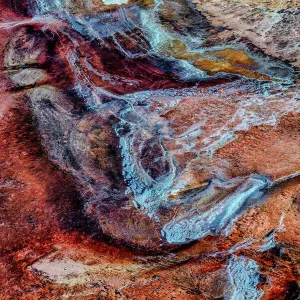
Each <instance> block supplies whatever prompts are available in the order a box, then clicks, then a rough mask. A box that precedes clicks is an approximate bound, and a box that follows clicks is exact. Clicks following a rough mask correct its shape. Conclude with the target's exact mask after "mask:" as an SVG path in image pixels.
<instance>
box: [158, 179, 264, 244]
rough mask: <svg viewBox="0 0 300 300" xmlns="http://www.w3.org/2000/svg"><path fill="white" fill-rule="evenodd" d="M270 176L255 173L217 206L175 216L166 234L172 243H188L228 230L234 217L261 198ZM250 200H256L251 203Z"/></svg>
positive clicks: (167, 225) (166, 226)
mask: <svg viewBox="0 0 300 300" xmlns="http://www.w3.org/2000/svg"><path fill="white" fill-rule="evenodd" d="M267 185H268V180H267V179H266V178H265V177H262V176H257V175H256V176H255V175H252V176H251V177H249V178H248V179H247V180H246V181H245V183H244V184H243V185H242V186H241V187H239V188H238V189H237V190H236V191H235V192H233V193H232V194H230V195H229V196H227V197H225V198H224V199H223V200H222V201H221V202H220V203H219V204H217V205H216V206H215V207H213V208H211V209H209V210H207V211H204V212H203V211H200V210H199V209H197V210H194V211H192V212H188V213H186V214H185V215H183V216H181V217H180V218H177V219H173V220H172V221H170V222H169V223H167V224H166V225H164V227H163V229H162V235H163V236H164V237H165V238H166V240H167V241H168V242H169V243H171V244H185V243H188V242H191V241H194V240H198V239H200V238H203V237H204V236H206V235H208V234H213V233H220V232H223V233H225V234H228V233H229V232H230V230H231V227H232V225H233V223H234V220H235V219H236V218H237V217H239V216H240V215H241V213H242V212H243V211H245V210H246V209H247V208H248V207H249V206H250V205H253V204H255V203H253V200H255V201H254V202H258V200H259V199H260V196H261V195H262V193H261V192H262V190H263V189H264V188H266V187H267ZM248 200H252V201H251V202H252V203H251V204H250V205H249V203H248Z"/></svg>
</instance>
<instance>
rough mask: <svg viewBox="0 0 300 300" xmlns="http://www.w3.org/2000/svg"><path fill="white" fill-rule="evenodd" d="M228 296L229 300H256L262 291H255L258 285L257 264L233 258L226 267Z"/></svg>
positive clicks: (242, 258) (244, 259)
mask: <svg viewBox="0 0 300 300" xmlns="http://www.w3.org/2000/svg"><path fill="white" fill-rule="evenodd" d="M227 274H228V279H229V283H230V285H231V292H230V294H229V295H228V296H227V297H225V299H229V300H258V299H260V298H261V297H262V295H263V291H262V290H260V289H257V285H258V283H259V268H258V265H257V263H256V262H255V261H254V260H252V259H249V258H246V257H243V256H233V257H232V258H231V259H230V261H229V264H228V267H227Z"/></svg>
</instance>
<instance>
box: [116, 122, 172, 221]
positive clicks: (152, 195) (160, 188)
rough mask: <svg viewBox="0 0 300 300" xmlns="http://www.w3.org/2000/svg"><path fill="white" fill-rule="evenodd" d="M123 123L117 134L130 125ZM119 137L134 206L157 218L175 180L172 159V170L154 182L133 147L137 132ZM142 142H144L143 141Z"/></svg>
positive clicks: (123, 170)
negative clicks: (157, 212) (156, 214)
mask: <svg viewBox="0 0 300 300" xmlns="http://www.w3.org/2000/svg"><path fill="white" fill-rule="evenodd" d="M126 123H127V122H126V121H122V122H121V123H120V124H118V126H117V128H115V131H116V134H117V135H119V131H120V130H122V126H126V125H128V123H127V124H126ZM134 130H138V129H137V128H134V129H133V133H129V134H125V135H124V136H119V138H120V139H119V143H120V150H121V156H122V167H123V169H122V173H123V177H124V180H125V181H126V182H127V185H128V189H127V192H128V193H131V192H132V193H133V195H134V201H135V203H134V205H135V206H139V207H141V208H142V209H145V211H146V212H147V214H148V215H149V217H155V212H156V210H157V209H158V207H159V206H160V205H161V203H162V202H164V201H165V200H167V197H168V195H169V192H170V188H171V186H172V183H173V181H174V178H175V166H174V162H173V160H172V159H170V160H169V162H170V164H171V170H170V172H168V173H167V174H165V175H164V176H162V177H160V178H159V179H158V180H153V179H152V178H151V177H150V176H148V174H147V173H146V172H145V171H144V170H143V168H142V167H141V165H140V162H139V159H138V157H137V155H138V153H136V150H135V149H134V147H133V143H134V141H135V137H134V135H135V132H134ZM141 142H142V141H141Z"/></svg>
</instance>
